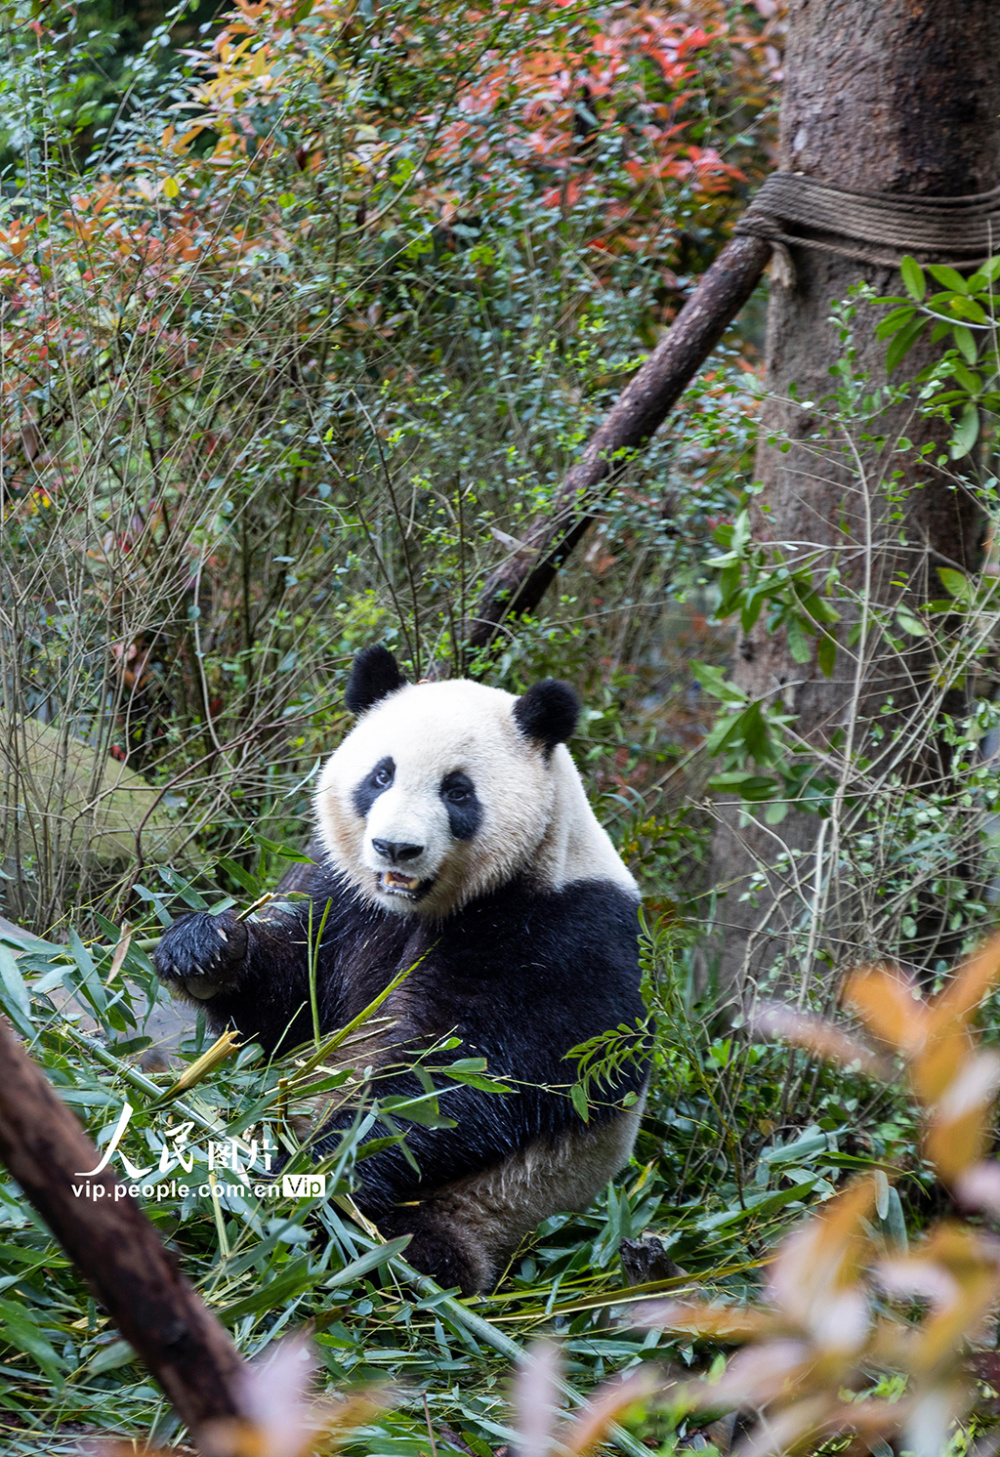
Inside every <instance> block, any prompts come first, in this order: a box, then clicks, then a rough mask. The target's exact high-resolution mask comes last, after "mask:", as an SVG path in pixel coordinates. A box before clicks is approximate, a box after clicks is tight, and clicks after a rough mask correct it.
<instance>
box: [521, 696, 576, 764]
mask: <svg viewBox="0 0 1000 1457" xmlns="http://www.w3.org/2000/svg"><path fill="white" fill-rule="evenodd" d="M579 717H580V700H579V698H577V696H576V693H575V692H574V691H573V689H572V688H571V687H570V686H569V684H568V683H561V682H560V681H559V679H558V678H543V679H542V681H541V682H540V683H536V684H534V686H533V687H531V688H529V689H528V691H527V693H524V694H522V696H521V697H520V698H519V699H518V700H517V702H516V703H515V704H514V721H515V723H516V724H517V726H518V728H519V729H520V730H521V732H522V733H523V734H527V736H528V738H529V739H535V740H536V741H537V742H538V743H540V744H544V745H545V752H546V754H551V753H552V750H553V749H554V748H555V746H556V744H564V743H565V742H566V740H567V739H568V738H571V737H572V735H573V731H574V729H575V728H576V721H577V719H578V718H579Z"/></svg>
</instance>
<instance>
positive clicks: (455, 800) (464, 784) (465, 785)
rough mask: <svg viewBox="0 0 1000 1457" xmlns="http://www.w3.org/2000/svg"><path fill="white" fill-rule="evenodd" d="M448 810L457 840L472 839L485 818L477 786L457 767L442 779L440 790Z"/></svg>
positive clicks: (451, 827)
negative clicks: (477, 795)
mask: <svg viewBox="0 0 1000 1457" xmlns="http://www.w3.org/2000/svg"><path fill="white" fill-rule="evenodd" d="M439 793H440V795H441V798H442V799H443V801H444V805H445V809H447V811H448V825H449V828H450V829H451V833H452V834H453V835H454V837H455V839H456V840H471V839H472V837H473V835H474V834H475V833H476V831H477V830H478V829H479V825H480V821H481V820H482V818H483V807H482V805H481V804H480V803H479V800H478V798H477V797H476V786H475V785H474V784H473V782H472V780H471V779H470V778H469V776H468V774H463V773H462V771H461V769H455V770H453V771H452V772H451V773H450V774H446V775H445V776H444V778H443V779H442V780H441V788H440V790H439Z"/></svg>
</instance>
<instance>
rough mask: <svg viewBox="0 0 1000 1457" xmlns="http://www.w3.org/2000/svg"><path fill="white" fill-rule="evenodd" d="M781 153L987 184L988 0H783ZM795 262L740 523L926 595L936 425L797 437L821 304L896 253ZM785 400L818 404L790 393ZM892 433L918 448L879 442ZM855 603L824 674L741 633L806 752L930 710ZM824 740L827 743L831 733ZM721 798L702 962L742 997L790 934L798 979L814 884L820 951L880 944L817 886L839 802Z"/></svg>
mask: <svg viewBox="0 0 1000 1457" xmlns="http://www.w3.org/2000/svg"><path fill="white" fill-rule="evenodd" d="M780 166H781V167H782V168H783V169H787V170H789V171H793V172H798V173H804V174H805V175H806V176H810V177H815V178H818V179H819V180H821V181H824V182H827V183H829V184H831V185H834V186H839V187H843V188H846V189H852V190H856V191H863V192H886V193H896V194H900V195H903V196H919V195H931V196H949V197H953V196H960V195H963V194H967V193H977V192H984V191H987V190H988V189H990V188H992V187H993V186H995V185H996V184H997V182H998V181H1000V5H998V4H997V3H996V0H960V3H954V4H940V3H937V0H866V3H859V0H791V4H790V6H789V36H788V48H787V53H786V60H785V83H784V93H783V97H782V114H781V160H780ZM793 261H794V265H795V278H794V281H792V282H791V283H790V285H789V286H783V285H782V284H781V283H779V282H777V281H776V280H772V288H771V296H770V302H769V306H768V327H767V345H766V369H767V383H768V388H769V392H770V394H769V399H768V402H767V404H766V406H765V409H764V415H763V420H762V429H761V435H760V446H759V450H758V456H757V478H758V480H759V481H761V482H763V491H762V493H761V494H760V495H759V496H758V497H757V498H756V499H755V502H754V509H753V512H752V519H753V527H754V536H755V538H756V539H757V540H759V541H774V542H784V543H796V546H795V547H794V548H791V547H786V553H787V555H788V556H790V557H792V556H796V557H799V556H804V555H806V554H808V551H809V550H810V549H811V550H813V551H815V550H817V549H820V550H822V549H824V548H826V549H830V548H832V549H833V550H832V551H831V552H830V554H829V555H828V556H826V557H825V558H821V559H820V562H819V569H818V573H817V575H818V574H819V573H822V571H823V569H824V568H825V567H826V566H828V565H830V564H831V563H832V562H833V561H836V562H837V564H838V565H839V568H840V572H841V576H842V579H843V581H844V582H845V583H846V586H847V588H848V591H847V594H846V595H847V597H848V598H851V597H855V598H856V599H858V600H860V598H861V596H862V594H864V593H868V594H869V600H870V601H871V602H872V603H873V604H879V605H880V606H887V605H888V604H891V603H893V602H899V601H901V600H905V599H906V598H907V597H909V599H910V601H911V602H914V603H920V602H924V601H926V600H927V598H928V595H929V596H931V597H935V596H936V597H940V596H942V595H943V594H942V590H941V587H940V584H939V582H938V580H937V575H936V568H937V567H938V566H952V567H958V568H959V569H965V568H967V567H968V566H970V565H972V564H974V562H975V560H976V556H977V546H978V536H979V529H980V527H979V518H978V513H977V510H976V507H975V504H974V502H973V501H972V499H971V498H970V497H969V496H968V495H967V494H965V493H963V492H961V491H959V490H956V489H955V488H954V483H953V481H952V480H950V479H948V478H946V477H945V475H944V474H943V473H942V472H939V471H937V470H935V469H933V468H932V467H931V466H930V465H928V464H927V463H926V462H925V461H923V460H922V459H921V457H920V456H919V454H918V450H919V447H920V446H921V445H922V444H924V443H926V442H928V441H935V442H936V443H940V442H942V441H943V440H944V432H943V430H942V427H941V425H940V423H939V422H928V421H926V420H921V419H920V418H919V417H917V416H915V415H914V413H913V407H912V404H911V403H910V402H909V401H906V402H903V403H902V404H900V405H898V406H892V407H891V408H890V409H889V410H888V412H887V414H886V415H885V416H884V417H883V419H882V421H881V422H880V424H879V427H878V432H877V433H878V434H879V435H884V436H885V437H886V439H887V441H888V442H889V444H888V445H886V446H884V447H883V449H882V450H881V452H880V450H879V448H878V446H877V444H875V443H872V442H868V443H865V442H861V444H860V449H859V451H858V454H857V456H856V457H854V458H852V455H851V452H850V450H849V449H848V447H847V439H846V436H845V434H844V432H843V430H842V429H840V427H838V426H837V425H836V424H834V425H833V426H832V427H831V429H832V438H831V440H830V442H829V446H828V447H827V448H826V449H824V450H823V451H822V452H820V451H819V450H818V447H817V443H816V442H815V441H813V442H811V443H809V442H808V437H810V436H815V434H816V433H817V432H818V430H819V429H820V427H821V426H822V425H823V424H824V415H825V412H824V411H823V409H822V404H821V402H822V401H823V400H824V398H825V397H828V396H829V395H830V394H831V391H832V389H833V388H834V381H833V380H832V379H831V376H830V373H829V368H830V366H831V365H832V364H833V363H834V362H835V360H836V359H837V358H838V357H839V355H840V352H841V344H840V339H839V336H838V329H837V326H836V324H834V323H832V322H831V319H830V315H831V309H832V305H833V304H835V303H836V302H837V301H838V300H841V299H845V298H846V297H847V295H848V290H849V289H850V287H851V285H852V284H855V283H857V282H858V281H859V280H862V279H863V280H865V281H867V282H868V283H870V284H871V285H872V286H873V288H874V289H875V291H876V293H878V294H883V295H884V294H890V293H898V292H900V291H901V284H900V280H899V277H898V275H897V274H896V273H895V272H894V271H893V270H891V269H887V268H884V267H877V266H873V265H864V264H860V263H856V262H852V261H849V260H847V259H843V258H840V257H838V256H835V255H832V254H830V253H824V252H820V251H816V250H813V249H809V248H804V247H799V248H795V249H793ZM880 316H881V315H880V314H879V313H877V312H875V311H872V310H870V309H867V308H865V307H862V308H861V309H860V310H859V312H858V315H857V319H856V327H855V332H854V344H855V347H856V350H857V356H856V366H857V367H859V368H861V369H863V370H865V371H866V372H867V373H868V375H869V377H870V380H871V383H872V385H873V386H879V385H883V384H884V383H885V380H886V374H885V366H884V354H885V345H884V344H883V343H881V342H879V341H877V340H876V339H875V338H874V334H873V330H874V325H875V323H876V322H877V321H878V318H879V317H880ZM940 348H941V346H940V345H932V344H931V343H930V338H929V333H926V334H924V335H922V336H921V337H920V339H919V341H918V343H917V345H916V346H915V347H914V349H913V350H912V352H911V354H910V355H909V356H908V357H907V359H906V361H905V363H904V365H903V366H902V367H901V368H900V369H899V370H897V371H896V373H895V374H894V376H893V383H897V382H898V381H899V380H900V378H905V377H909V378H911V379H912V377H913V376H914V375H915V374H916V373H917V372H918V371H919V370H920V369H921V368H922V367H923V366H924V365H925V364H927V363H928V362H929V361H930V360H931V359H932V358H933V357H934V356H935V355H936V354H938V353H939V352H940ZM796 400H798V401H803V402H815V404H814V405H807V406H806V407H803V406H802V405H800V404H798V403H796ZM901 435H905V436H906V437H908V438H909V439H910V440H911V441H912V442H913V447H914V448H913V449H911V450H909V451H906V452H904V453H896V454H890V452H891V450H892V447H893V445H894V444H895V442H896V439H897V438H898V437H899V436H901ZM782 440H784V441H785V442H790V447H789V446H788V445H787V444H786V445H785V446H783V445H782ZM936 453H937V452H935V454H936ZM897 469H898V470H901V471H902V473H903V474H902V477H901V478H900V479H899V480H898V482H895V483H894V484H898V485H900V486H901V487H902V488H903V489H902V491H901V492H900V494H901V495H902V500H901V502H899V503H898V504H896V505H895V506H893V504H892V503H891V502H890V501H889V500H888V498H887V495H888V493H887V492H886V491H885V489H884V486H885V480H886V478H887V476H888V474H889V473H890V472H892V471H895V470H897ZM893 494H895V492H894V493H893ZM900 512H902V519H900V516H899V513H900ZM901 531H902V532H903V533H904V534H905V537H906V543H905V544H904V543H901V541H900V534H901ZM838 605H841V604H838ZM851 617H852V611H851V609H850V608H848V609H847V610H846V611H845V618H844V621H843V622H842V623H841V624H840V627H839V628H838V638H839V642H840V646H839V648H838V653H837V661H836V666H835V669H834V672H833V675H832V677H830V678H826V677H824V676H823V674H822V673H821V672H820V670H819V668H818V666H817V664H816V660H815V654H814V655H813V657H812V659H811V660H810V661H809V662H806V663H804V664H803V663H797V662H795V661H794V659H793V657H792V655H791V653H790V651H789V645H788V642H787V640H786V636H785V634H784V632H783V631H776V632H774V633H773V634H771V633H769V631H768V626H767V621H766V613H765V614H763V615H762V617H761V618H760V619H759V620H758V622H757V624H756V626H755V627H754V628H753V629H752V630H751V631H750V632H748V633H746V634H745V635H744V636H743V637H742V638H741V639H740V641H739V642H738V645H737V652H736V666H735V669H734V672H733V678H734V680H735V682H736V683H737V684H738V685H739V686H740V687H741V688H743V689H744V690H745V691H746V692H747V693H748V694H749V695H750V697H751V698H754V699H766V700H768V701H769V702H770V703H775V702H777V703H778V705H779V706H781V705H783V706H784V707H785V708H786V709H788V710H791V711H792V712H793V713H794V714H795V715H796V723H795V728H796V731H797V732H798V733H799V734H800V735H802V736H803V737H804V738H805V739H806V740H808V741H809V742H810V743H811V744H813V745H815V746H816V747H817V748H819V749H821V750H822V749H823V748H824V747H825V746H827V745H829V744H830V742H831V738H832V737H833V736H834V735H835V733H839V734H842V735H844V737H845V739H846V740H847V742H848V745H849V747H853V749H854V750H855V751H857V749H858V747H859V744H860V742H861V740H862V739H863V738H864V734H865V729H866V725H867V724H870V721H871V719H872V717H873V715H874V714H875V713H877V712H880V711H881V710H883V709H884V708H885V705H886V701H887V700H888V699H889V698H890V697H891V699H892V707H891V712H892V713H893V714H895V715H896V718H895V720H894V722H896V723H897V724H898V723H899V722H900V721H901V720H900V715H903V714H906V713H909V714H911V715H913V714H916V715H918V716H919V714H921V713H924V714H925V716H926V714H928V713H932V712H933V711H934V709H935V703H936V706H937V709H938V710H939V709H940V699H941V695H940V694H939V693H938V694H936V693H935V691H934V690H933V687H932V683H931V671H930V670H931V662H930V656H929V653H928V649H927V646H926V643H925V642H924V640H922V639H920V638H916V639H914V638H910V639H908V640H907V648H906V651H905V652H904V653H902V654H900V653H896V652H893V651H892V650H890V649H888V648H887V647H886V645H885V643H884V641H882V642H881V643H880V645H879V647H878V648H877V649H875V639H877V637H878V634H877V633H876V634H874V637H870V638H869V639H868V644H867V651H866V650H865V649H859V648H858V645H857V643H854V644H852V643H851V642H850V641H849V639H848V635H847V629H848V627H849V626H850V620H851ZM854 618H855V621H856V619H857V609H855V610H854ZM910 644H912V647H911V646H910ZM859 654H860V656H861V658H862V659H863V660H862V661H860V662H859ZM929 690H930V691H929ZM852 719H853V722H854V724H855V728H854V730H853V734H854V737H853V740H852V739H851V732H852V731H851V728H850V725H851V721H852ZM882 721H883V726H884V724H885V722H886V721H885V720H884V719H883V720H882ZM930 738H931V739H933V734H931V735H930ZM890 739H891V735H886V736H885V738H884V739H883V741H882V742H883V748H882V749H881V750H878V749H875V750H873V752H875V753H879V752H881V753H882V759H883V768H885V767H886V765H887V761H888V757H889V756H890V755H891V754H892V753H897V754H898V745H897V746H896V747H895V748H893V747H892V746H891V744H890V742H889V741H890ZM841 742H842V741H841ZM868 742H869V744H870V742H871V740H870V739H869V741H868ZM833 743H834V749H835V752H836V753H840V752H841V751H842V750H841V748H840V746H839V744H838V740H837V739H836V738H835V737H834V738H833ZM920 761H921V756H920V755H919V754H917V755H915V756H912V757H911V758H910V759H909V761H908V763H907V764H906V766H904V767H905V768H906V769H908V771H909V772H911V773H913V772H920ZM926 767H927V766H926V763H924V765H923V768H924V770H925V771H926ZM939 767H940V766H939ZM719 808H720V814H721V821H720V824H719V826H718V829H717V832H716V837H715V844H714V853H713V861H714V880H715V883H716V885H717V886H718V887H719V889H720V892H722V895H723V899H722V901H721V903H720V914H719V922H720V927H721V929H722V938H721V946H720V953H719V957H718V964H717V968H716V969H717V971H718V975H719V983H720V986H721V987H722V988H724V989H725V990H727V991H729V992H734V991H736V992H738V993H739V994H740V995H741V996H743V997H744V998H745V994H746V988H747V984H748V979H749V982H750V983H751V984H753V983H754V982H755V980H756V978H757V976H758V975H759V973H760V972H762V971H763V970H764V969H765V968H767V967H769V966H771V965H772V964H773V963H774V961H775V957H776V956H777V955H779V954H783V953H787V950H788V948H789V946H791V945H792V942H793V938H794V937H795V936H796V935H798V936H799V938H800V940H799V950H798V952H797V953H796V954H795V956H793V960H794V961H795V962H796V964H794V965H788V963H787V962H786V968H785V969H786V973H787V975H788V977H789V979H798V978H800V977H803V976H805V977H808V976H809V975H810V974H811V964H812V963H813V961H814V957H815V953H816V952H817V950H818V949H819V948H818V947H817V945H816V944H815V941H814V938H813V937H811V936H806V935H803V927H804V926H805V924H806V923H807V922H808V921H809V919H810V917H812V918H813V925H815V924H816V919H815V918H816V917H817V916H818V914H819V910H818V904H819V901H820V899H821V898H823V899H824V908H825V911H826V912H827V913H828V917H827V933H828V940H827V944H826V946H825V948H824V950H825V951H826V952H827V953H828V955H829V959H830V960H832V961H833V963H834V964H838V963H841V962H842V961H843V960H844V958H845V957H850V956H852V955H853V956H856V955H857V954H859V952H860V953H870V952H871V951H872V950H873V949H878V948H875V947H872V946H871V945H867V946H866V945H859V944H858V938H859V928H858V924H857V917H856V916H852V915H850V914H848V913H847V910H846V909H845V906H843V905H842V906H841V908H840V914H839V916H838V915H837V914H836V913H835V912H834V909H833V908H832V906H831V902H830V899H829V898H830V896H831V895H832V896H833V897H834V899H835V898H836V895H837V889H836V885H833V886H832V888H831V881H832V880H835V875H834V874H833V873H832V872H831V866H834V867H835V866H836V865H837V863H838V860H837V855H838V834H839V825H838V824H837V823H836V822H835V821H836V815H834V817H833V818H834V822H831V821H824V820H821V819H819V818H818V817H817V816H816V815H812V814H807V813H803V812H801V811H798V810H795V809H794V808H793V809H792V810H791V811H790V812H789V814H788V816H787V818H786V819H785V820H784V822H783V823H781V824H779V825H777V826H767V825H765V824H763V823H761V822H760V821H761V816H760V815H758V816H757V818H756V819H755V820H753V821H751V822H750V823H744V824H743V825H742V826H741V825H740V823H739V819H740V816H739V812H738V810H737V808H736V807H735V806H734V805H732V804H726V805H723V806H720V807H719ZM840 848H843V847H842V846H840ZM785 852H787V854H786V853H785ZM783 855H784V859H783V858H782V857H783ZM755 872H756V875H757V880H756V885H755V886H753V887H752V886H751V884H750V881H749V877H750V876H751V875H753V874H754V873H755ZM748 891H750V894H749V895H747V892H748ZM741 896H743V897H744V898H742V899H741ZM831 927H832V928H833V929H832V934H830V933H831ZM862 939H863V938H862Z"/></svg>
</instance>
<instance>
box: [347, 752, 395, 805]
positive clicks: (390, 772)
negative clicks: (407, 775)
mask: <svg viewBox="0 0 1000 1457" xmlns="http://www.w3.org/2000/svg"><path fill="white" fill-rule="evenodd" d="M395 777H396V764H395V760H393V759H391V758H389V757H388V756H387V757H386V758H384V759H380V760H379V761H378V763H377V764H376V765H375V767H374V769H372V771H371V772H370V773H369V774H366V775H365V777H364V779H362V781H361V783H360V784H359V785H358V786H357V788H356V789H355V791H354V793H353V794H352V795H351V803H352V804H353V805H354V808H355V809H356V810H357V812H358V814H359V815H360V816H361V818H362V819H363V820H364V819H367V818H368V811H369V810H370V809H371V807H372V805H373V804H374V803H375V801H376V800H377V799H378V797H379V795H380V794H384V793H385V791H386V790H387V789H388V788H389V786H390V785H391V783H392V781H393V780H394V779H395Z"/></svg>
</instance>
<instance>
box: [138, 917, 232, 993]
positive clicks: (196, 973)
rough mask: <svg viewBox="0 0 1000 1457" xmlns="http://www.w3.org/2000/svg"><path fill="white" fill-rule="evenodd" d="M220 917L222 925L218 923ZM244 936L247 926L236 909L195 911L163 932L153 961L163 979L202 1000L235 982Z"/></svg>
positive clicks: (230, 988)
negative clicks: (216, 913)
mask: <svg viewBox="0 0 1000 1457" xmlns="http://www.w3.org/2000/svg"><path fill="white" fill-rule="evenodd" d="M223 917H224V918H225V926H224V927H222V926H220V925H219V921H220V920H221V919H222V918H223ZM247 940H248V937H247V931H246V927H245V926H244V925H243V923H242V922H241V921H239V920H238V919H237V917H236V914H235V912H233V911H223V912H221V914H220V915H219V916H212V915H209V914H208V913H207V912H204V911H196V912H195V913H194V914H193V915H188V916H184V917H182V919H180V920H178V921H176V922H175V923H174V925H172V926H171V927H170V928H169V930H167V931H166V932H164V935H163V937H162V938H161V941H160V944H159V946H158V947H157V948H156V951H155V953H154V956H153V962H154V965H155V967H156V971H157V974H158V975H159V976H160V977H161V978H162V980H164V981H167V982H170V983H171V984H172V985H174V986H177V985H178V984H179V985H180V987H182V988H183V990H184V992H185V993H186V994H187V995H188V996H191V997H195V998H196V999H197V1000H198V1001H205V1000H207V999H208V998H210V997H213V996H215V995H216V994H217V993H219V992H224V991H229V990H232V988H234V987H235V986H236V985H237V983H238V981H239V979H240V974H241V972H242V969H243V963H244V958H245V955H246V948H247ZM220 942H221V944H220Z"/></svg>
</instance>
